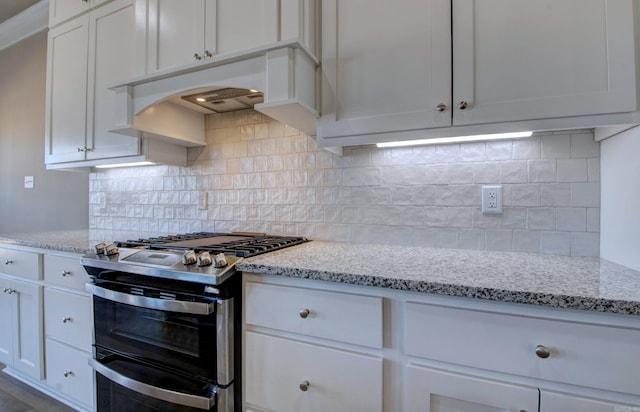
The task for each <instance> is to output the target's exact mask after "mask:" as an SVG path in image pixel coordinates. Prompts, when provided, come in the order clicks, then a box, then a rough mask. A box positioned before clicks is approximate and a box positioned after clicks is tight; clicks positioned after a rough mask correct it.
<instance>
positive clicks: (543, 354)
mask: <svg viewBox="0 0 640 412" xmlns="http://www.w3.org/2000/svg"><path fill="white" fill-rule="evenodd" d="M550 355H551V351H550V350H549V348H547V347H546V346H544V345H538V346H536V356H538V357H539V358H540V359H547V358H548V357H549V356H550Z"/></svg>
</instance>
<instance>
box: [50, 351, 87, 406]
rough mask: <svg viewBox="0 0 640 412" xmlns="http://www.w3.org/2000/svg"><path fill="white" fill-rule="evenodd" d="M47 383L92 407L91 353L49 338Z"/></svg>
mask: <svg viewBox="0 0 640 412" xmlns="http://www.w3.org/2000/svg"><path fill="white" fill-rule="evenodd" d="M46 352H47V356H46V357H47V384H48V385H49V386H50V387H52V388H53V389H54V390H55V391H57V392H60V393H63V394H65V395H67V396H69V397H70V398H72V399H74V400H76V401H78V402H79V403H81V404H82V405H84V406H86V407H87V408H89V409H91V405H93V370H92V369H91V367H90V366H89V364H88V358H89V356H90V355H89V353H87V352H83V351H80V350H78V349H75V348H72V347H70V346H67V345H64V344H62V343H59V342H56V341H55V340H53V339H47V342H46Z"/></svg>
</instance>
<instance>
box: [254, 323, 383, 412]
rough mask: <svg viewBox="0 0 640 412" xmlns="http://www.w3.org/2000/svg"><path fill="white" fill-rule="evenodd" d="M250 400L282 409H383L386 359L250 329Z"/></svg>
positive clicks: (344, 411) (284, 411) (289, 411)
mask: <svg viewBox="0 0 640 412" xmlns="http://www.w3.org/2000/svg"><path fill="white" fill-rule="evenodd" d="M245 336H246V348H245V375H244V376H245V377H244V381H245V383H246V401H247V403H248V404H250V405H252V406H257V407H258V409H260V408H265V409H267V410H270V411H278V412H326V411H331V412H353V411H367V412H376V411H382V358H380V357H377V356H369V355H364V354H358V353H353V352H345V351H341V350H336V349H331V348H327V347H321V346H316V345H311V344H306V343H302V342H298V341H293V340H290V339H283V338H278V337H274V336H268V335H263V334H260V333H253V332H247V333H246V335H245Z"/></svg>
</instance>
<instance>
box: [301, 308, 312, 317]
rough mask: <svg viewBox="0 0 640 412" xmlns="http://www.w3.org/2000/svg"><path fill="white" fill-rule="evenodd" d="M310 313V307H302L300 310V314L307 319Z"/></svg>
mask: <svg viewBox="0 0 640 412" xmlns="http://www.w3.org/2000/svg"><path fill="white" fill-rule="evenodd" d="M310 313H311V312H310V311H309V309H302V310H301V311H300V312H298V315H300V317H301V318H302V319H306V318H307V317H308V316H309V314H310Z"/></svg>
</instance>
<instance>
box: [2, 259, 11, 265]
mask: <svg viewBox="0 0 640 412" xmlns="http://www.w3.org/2000/svg"><path fill="white" fill-rule="evenodd" d="M12 263H13V260H9V259H7V260H5V261H4V264H5V265H10V264H12Z"/></svg>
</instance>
